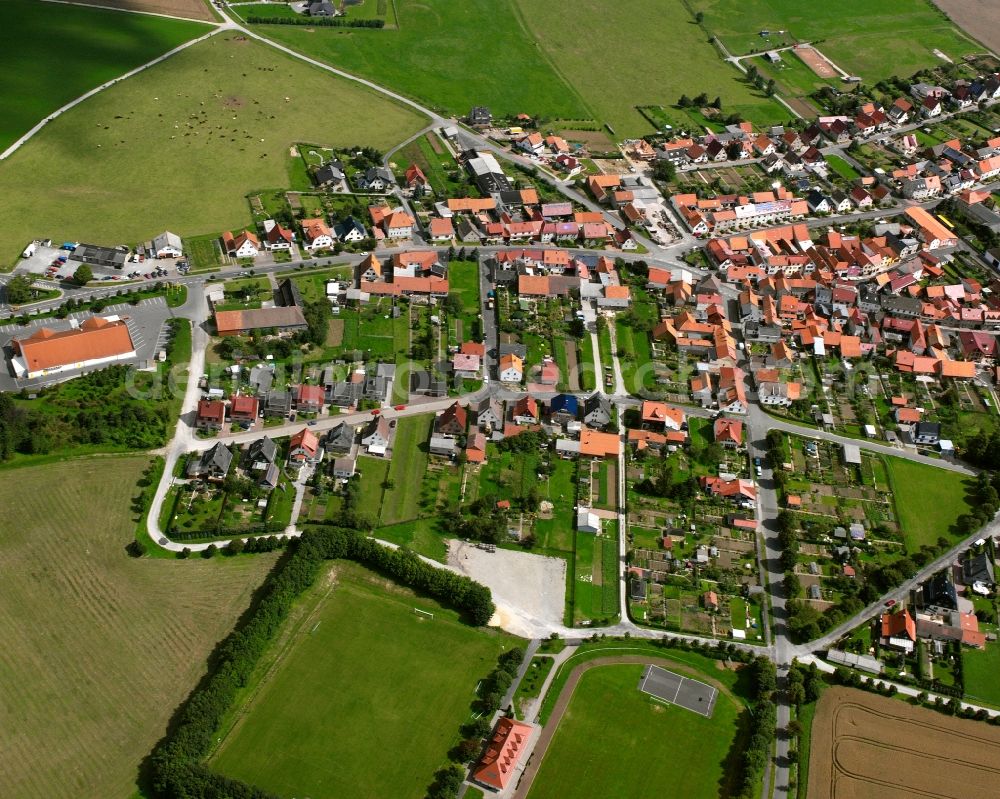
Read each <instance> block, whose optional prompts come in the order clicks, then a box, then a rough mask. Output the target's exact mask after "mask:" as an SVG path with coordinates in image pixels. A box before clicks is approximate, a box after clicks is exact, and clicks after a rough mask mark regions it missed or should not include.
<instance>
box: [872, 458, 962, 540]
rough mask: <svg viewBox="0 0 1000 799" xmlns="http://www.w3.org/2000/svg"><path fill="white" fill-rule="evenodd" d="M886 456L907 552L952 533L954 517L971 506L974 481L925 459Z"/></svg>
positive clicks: (949, 536)
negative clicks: (969, 498) (924, 461)
mask: <svg viewBox="0 0 1000 799" xmlns="http://www.w3.org/2000/svg"><path fill="white" fill-rule="evenodd" d="M885 460H886V463H887V465H888V467H889V482H890V484H891V486H892V491H893V496H894V498H895V502H896V515H897V517H898V518H899V524H900V527H901V528H902V531H903V541H904V543H905V545H906V550H907V552H915V551H916V550H918V549H920V547H921V546H923V545H924V544H929V545H931V546H934V545H935V544H936V543H937V540H938V538H939V537H941V536H944V537H945V538H951V537H953V536H952V535H951V533H950V529H951V527H952V525H954V523H955V520H956V519H957V518H958V517H959V516H961V515H962V514H964V513H968V512H969V510H970V505H969V502H968V498H967V491H968V489H969V488H970V487H971V485H972V481H971V480H970V479H969V478H968V477H966V476H965V475H962V474H958V473H957V472H949V471H946V470H945V469H938V468H937V467H934V466H927V465H925V464H923V463H914V462H913V461H908V460H903V459H902V458H891V457H890V458H886V459H885Z"/></svg>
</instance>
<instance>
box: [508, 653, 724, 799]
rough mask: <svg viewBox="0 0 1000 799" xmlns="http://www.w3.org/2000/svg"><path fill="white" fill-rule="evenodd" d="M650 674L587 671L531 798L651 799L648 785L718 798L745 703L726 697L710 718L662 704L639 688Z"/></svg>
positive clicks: (694, 798) (693, 798) (635, 669)
mask: <svg viewBox="0 0 1000 799" xmlns="http://www.w3.org/2000/svg"><path fill="white" fill-rule="evenodd" d="M609 654H615V653H609ZM664 667H665V668H667V669H669V668H670V664H669V663H664ZM644 668H645V667H644V666H641V665H634V666H633V665H627V666H626V665H620V666H601V667H598V668H594V669H591V670H590V671H587V672H586V673H584V675H583V676H582V677H581V679H580V682H579V684H578V685H577V687H576V690H575V692H574V693H573V699H572V701H571V703H570V705H569V708H568V709H567V711H566V715H565V716H563V718H562V721H561V723H560V725H559V729H558V730H557V731H556V734H555V736H554V737H553V739H552V743H551V745H550V747H549V750H548V752H547V753H546V756H545V760H543V761H542V765H541V768H540V769H539V771H538V774H537V776H536V777H535V781H534V783H533V785H532V788H531V792H530V793H529V794H528V796H529V799H549V797H553V799H555V798H556V797H564V796H573V797H578V798H579V799H590V797H593V799H604V798H605V797H608V796H614V797H616V798H618V799H629V797H635V798H636V799H639V798H640V797H643V798H645V797H648V796H650V795H651V793H650V786H661V787H665V786H669V794H670V795H671V796H683V797H685V799H701V798H702V797H704V798H705V799H708V797H712V799H714V798H715V797H717V796H718V795H719V785H720V781H725V780H726V769H725V763H724V761H725V760H726V757H727V755H728V754H729V750H730V747H731V746H732V743H733V738H734V736H735V734H736V727H737V718H738V716H739V713H740V707H739V705H738V704H737V702H736V701H735V700H734V699H731V698H730V697H728V696H726V695H720V696H719V699H718V701H717V703H716V706H715V712H714V714H713V715H712V718H711V719H706V718H704V717H703V716H700V715H698V714H697V713H692V712H691V711H689V710H684V709H682V708H679V707H676V706H674V705H666V704H663V703H660V702H656V701H654V700H652V699H650V698H649V697H648V696H647V695H646V694H643V693H641V692H640V691H639V690H638V684H639V679H640V677H641V675H642V671H643V669H644ZM553 687H554V686H553Z"/></svg>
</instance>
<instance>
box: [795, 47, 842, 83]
mask: <svg viewBox="0 0 1000 799" xmlns="http://www.w3.org/2000/svg"><path fill="white" fill-rule="evenodd" d="M795 55H797V56H798V57H799V58H801V59H802V61H803V62H804V63H805V65H806V66H807V67H809V69H811V70H812V71H813V72H815V73H816V74H817V75H819V76H820V77H821V78H835V77H837V70H835V69H834V68H833V66H832V65H831V64H830V62H829V61H828V60H827V59H826V56H824V55H823V54H822V53H820V52H819V50H817V49H816V48H815V47H812V46H809V45H799V46H797V47H796V48H795Z"/></svg>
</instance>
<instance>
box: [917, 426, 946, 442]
mask: <svg viewBox="0 0 1000 799" xmlns="http://www.w3.org/2000/svg"><path fill="white" fill-rule="evenodd" d="M913 440H914V442H915V443H917V444H937V443H938V441H940V440H941V425H940V424H938V423H937V422H917V424H916V425H915V426H914V428H913Z"/></svg>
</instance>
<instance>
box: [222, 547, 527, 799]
mask: <svg viewBox="0 0 1000 799" xmlns="http://www.w3.org/2000/svg"><path fill="white" fill-rule="evenodd" d="M333 569H334V570H333V571H332V572H331V577H330V579H323V580H320V581H319V583H318V584H317V586H316V588H314V589H313V590H312V592H311V593H310V594H308V595H307V596H306V597H305V598H304V599H303V604H304V605H305V611H304V612H302V613H299V614H298V616H297V617H296V616H293V620H295V621H297V624H298V626H297V627H294V629H288V630H286V633H285V636H284V639H285V640H284V644H283V646H282V648H281V651H280V654H277V653H276V655H277V660H276V661H275V658H274V657H272V658H268V660H269V662H270V663H272V664H273V665H272V667H271V668H270V669H269V670H268V671H267V674H266V677H264V679H263V681H261V676H260V675H257V676H256V677H255V678H254V680H253V681H252V682H251V686H250V689H249V693H250V695H251V696H252V699H251V700H250V701H249V704H248V705H247V706H246V707H245V708H244V712H243V713H242V714H241V716H240V721H239V722H238V723H237V725H236V726H235V728H234V729H233V730H232V731H231V732H229V733H228V735H226V736H225V738H224V741H223V744H222V746H221V748H220V750H219V751H218V752H217V753H216V755H215V756H214V757H213V759H212V760H211V761H210V765H211V767H212V768H215V769H218V770H219V771H221V772H222V773H224V774H227V775H230V776H234V777H238V778H240V779H242V780H246V781H249V782H252V783H254V784H255V785H258V786H260V787H262V788H265V789H267V790H270V791H273V792H274V793H277V794H279V795H281V796H310V797H313V799H324V797H344V796H392V797H395V798H396V799H406V797H412V798H413V799H419V797H422V796H424V791H425V789H426V788H427V785H428V784H429V783H430V781H431V778H432V775H433V773H434V771H435V770H436V769H437V768H438V767H439V766H441V765H442V764H443V762H444V760H445V755H446V753H447V751H448V749H449V748H450V746H451V745H452V743H453V742H457V741H456V739H457V737H458V728H459V726H460V725H461V724H463V723H464V722H465V721H466V720H468V719H469V718H470V717H471V715H470V704H471V702H472V701H473V699H474V691H475V688H476V684H477V682H478V681H479V679H481V678H482V677H485V676H486V675H487V674H488V673H489V672H490V671H491V669H492V668H493V666H494V664H495V662H496V658H497V656H498V655H499V654H500V652H501V647H502V646H507V647H508V648H509V647H510V646H511V645H512V644H513V643H515V641H516V639H513V638H511V637H509V636H506V635H503V634H500V633H497V632H494V631H487V630H480V629H474V628H471V627H468V626H466V625H465V624H462V623H461V622H459V621H458V619H457V618H456V615H455V613H454V612H452V611H449V610H446V609H444V608H442V607H441V606H439V605H437V604H436V603H434V602H432V601H430V600H426V599H421V598H417V597H416V596H414V595H413V594H412V593H411V592H409V591H407V590H405V589H401V588H397V587H395V586H393V585H391V584H388V583H387V582H386V581H385V580H384V579H383V578H381V577H379V576H377V575H375V574H374V573H372V572H369V571H366V570H364V569H363V568H361V567H359V566H355V565H353V564H349V563H339V564H337V565H336V566H334V567H333ZM309 603H313V604H314V607H313V606H311V605H310V604H309ZM414 606H416V607H419V608H421V609H424V610H426V611H428V612H431V613H433V614H434V618H433V619H422V618H421V617H420V616H418V615H417V614H415V613H414V611H413V608H414ZM264 753H266V754H264Z"/></svg>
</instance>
